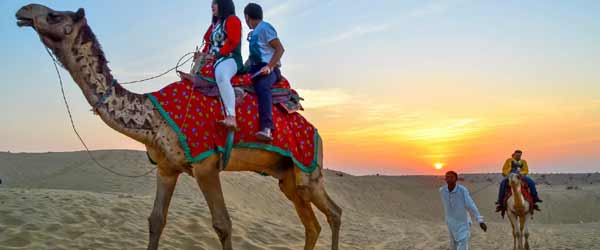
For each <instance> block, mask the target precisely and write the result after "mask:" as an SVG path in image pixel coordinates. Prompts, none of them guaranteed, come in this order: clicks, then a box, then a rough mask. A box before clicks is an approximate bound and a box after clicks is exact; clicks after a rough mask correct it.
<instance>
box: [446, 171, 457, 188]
mask: <svg viewBox="0 0 600 250" xmlns="http://www.w3.org/2000/svg"><path fill="white" fill-rule="evenodd" d="M446 183H448V186H454V185H456V175H454V174H453V173H446Z"/></svg>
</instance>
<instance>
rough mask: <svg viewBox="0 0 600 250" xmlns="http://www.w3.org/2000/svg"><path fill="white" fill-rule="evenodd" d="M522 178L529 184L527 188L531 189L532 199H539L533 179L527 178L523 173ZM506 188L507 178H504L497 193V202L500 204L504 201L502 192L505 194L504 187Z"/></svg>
mask: <svg viewBox="0 0 600 250" xmlns="http://www.w3.org/2000/svg"><path fill="white" fill-rule="evenodd" d="M523 179H524V180H525V181H526V182H527V185H528V186H529V190H530V191H531V195H532V196H533V199H534V200H539V197H538V193H537V189H536V188H535V181H533V179H531V178H529V176H526V175H524V176H523ZM507 188H508V178H504V180H502V182H500V192H499V193H498V204H502V202H504V194H506V189H507Z"/></svg>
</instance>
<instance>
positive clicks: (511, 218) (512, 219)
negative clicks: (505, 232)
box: [508, 211, 518, 250]
mask: <svg viewBox="0 0 600 250" xmlns="http://www.w3.org/2000/svg"><path fill="white" fill-rule="evenodd" d="M508 220H509V221H510V225H511V228H512V235H513V250H517V232H518V230H517V228H518V225H517V224H518V222H517V218H516V217H515V215H514V214H513V213H511V212H510V211H508Z"/></svg>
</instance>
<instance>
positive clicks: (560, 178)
mask: <svg viewBox="0 0 600 250" xmlns="http://www.w3.org/2000/svg"><path fill="white" fill-rule="evenodd" d="M94 154H95V155H96V156H97V157H98V158H99V160H100V161H102V162H103V163H104V164H105V165H107V166H110V167H111V168H113V169H115V170H118V171H120V172H123V173H129V174H135V173H143V172H144V171H145V170H147V169H148V168H151V167H152V165H150V163H149V162H148V161H147V159H146V156H145V154H144V153H143V152H139V151H95V152H94ZM325 175H326V185H327V187H328V190H329V192H330V195H331V196H332V198H333V199H334V200H335V201H336V202H337V203H338V204H339V205H340V206H341V207H342V208H343V209H344V214H343V218H342V232H341V245H340V248H341V249H359V250H363V249H374V250H377V249H381V250H383V249H390V250H400V249H447V246H448V240H449V238H448V234H447V231H446V227H445V224H444V223H443V214H442V208H441V203H440V198H439V194H438V191H437V190H438V188H439V187H440V186H441V185H443V180H442V178H441V177H440V176H352V175H349V174H345V173H341V172H337V171H333V170H327V171H326V172H325ZM0 178H1V179H2V184H0V249H145V247H146V243H147V237H148V233H147V227H148V226H147V220H146V218H147V217H148V215H149V214H150V211H151V208H152V202H153V199H154V189H155V178H154V177H153V176H148V177H142V178H137V179H131V178H123V177H119V176H115V175H112V174H110V173H108V172H106V171H105V170H102V169H100V168H97V167H96V166H94V165H93V164H92V162H91V161H90V160H89V158H88V156H87V155H86V153H84V152H67V153H8V152H3V153H0ZM462 178H463V180H462V182H461V184H463V185H465V186H466V187H467V188H469V189H470V190H471V192H474V194H473V198H474V200H475V202H476V203H477V205H478V207H479V209H480V211H481V212H482V214H483V215H484V216H485V218H486V221H487V222H488V226H489V230H488V232H487V233H483V232H482V231H481V230H479V228H477V227H473V228H472V232H473V236H472V240H471V248H472V249H512V236H511V231H510V226H509V222H508V220H506V219H504V220H503V219H502V218H500V216H499V215H498V214H496V213H494V212H493V210H494V204H493V201H494V199H495V197H496V192H497V185H496V183H498V181H499V180H500V175H499V174H475V175H462ZM533 178H534V179H535V180H536V181H537V182H538V183H539V189H540V193H541V196H542V199H544V201H545V202H544V203H543V204H542V206H541V207H542V209H543V211H542V212H541V213H537V214H536V215H535V216H534V220H533V221H532V222H531V224H530V231H531V238H530V243H531V245H532V248H533V249H586V250H588V249H600V174H598V173H592V174H536V175H533ZM222 180H223V185H224V193H225V197H226V202H227V205H228V208H229V211H230V214H231V217H232V220H233V241H234V248H235V249H242V250H252V249H264V250H266V249H270V250H283V249H302V247H303V243H304V229H303V227H302V225H301V224H300V221H299V219H298V218H297V216H296V215H295V210H294V209H293V206H292V204H291V203H290V202H288V200H287V199H285V197H284V196H283V194H282V193H281V192H280V191H279V189H278V186H277V180H275V179H274V178H272V177H265V176H261V175H258V174H255V173H230V172H227V173H224V174H222ZM478 190H481V191H480V192H477V191H478ZM475 192H476V193H475ZM318 216H319V220H320V222H321V225H322V228H323V230H322V233H321V237H320V239H319V243H318V246H317V249H330V245H329V244H330V231H329V227H328V225H327V223H326V220H325V218H324V217H323V216H322V215H321V214H320V213H318ZM219 248H220V245H219V243H218V240H217V236H216V234H215V232H214V231H213V230H212V227H211V223H210V214H209V212H208V209H207V207H206V203H205V202H204V198H203V197H202V195H201V193H200V192H199V189H198V187H197V186H196V184H195V182H194V180H193V178H191V177H189V176H184V175H182V176H181V178H180V181H179V184H178V186H177V190H176V193H175V195H174V201H173V203H172V204H171V209H170V211H169V220H168V224H167V226H166V228H165V230H164V234H163V236H162V241H161V249H219Z"/></svg>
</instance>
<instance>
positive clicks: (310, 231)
mask: <svg viewBox="0 0 600 250" xmlns="http://www.w3.org/2000/svg"><path fill="white" fill-rule="evenodd" d="M305 233H306V238H307V239H316V238H319V234H320V233H321V226H320V225H319V224H318V223H314V224H313V226H312V227H306V230H305Z"/></svg>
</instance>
